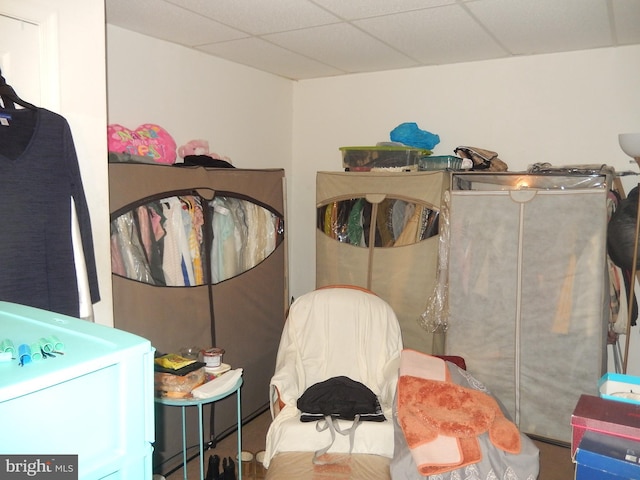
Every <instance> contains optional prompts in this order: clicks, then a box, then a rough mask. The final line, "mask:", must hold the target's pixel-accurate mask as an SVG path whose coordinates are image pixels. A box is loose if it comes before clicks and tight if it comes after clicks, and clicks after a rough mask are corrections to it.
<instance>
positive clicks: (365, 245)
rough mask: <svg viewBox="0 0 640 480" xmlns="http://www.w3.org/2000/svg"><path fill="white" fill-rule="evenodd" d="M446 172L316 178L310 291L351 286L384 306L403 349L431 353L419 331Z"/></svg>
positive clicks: (432, 280)
mask: <svg viewBox="0 0 640 480" xmlns="http://www.w3.org/2000/svg"><path fill="white" fill-rule="evenodd" d="M448 182H449V173H448V172H444V171H439V172H385V171H378V172H318V173H317V176H316V215H317V222H316V287H323V286H326V285H340V284H347V285H356V286H359V287H364V288H367V289H369V290H371V291H373V292H375V293H376V294H377V295H379V296H380V297H381V298H382V299H384V300H385V301H386V302H387V303H389V305H391V307H392V308H393V310H394V312H395V313H396V315H397V317H398V321H399V323H400V328H401V330H402V337H403V341H404V345H405V347H407V348H412V349H415V350H418V351H421V352H425V353H432V344H433V334H432V333H430V332H429V331H427V330H426V329H425V328H423V327H421V326H420V324H419V322H418V318H419V317H420V315H421V314H422V312H424V310H425V308H426V306H427V303H428V299H429V297H430V296H431V295H432V294H433V291H434V287H435V284H436V270H437V265H438V248H439V245H438V244H439V242H438V240H439V236H438V231H439V230H438V222H439V216H440V215H439V214H440V207H441V204H442V198H443V195H444V192H445V191H446V190H447V188H448Z"/></svg>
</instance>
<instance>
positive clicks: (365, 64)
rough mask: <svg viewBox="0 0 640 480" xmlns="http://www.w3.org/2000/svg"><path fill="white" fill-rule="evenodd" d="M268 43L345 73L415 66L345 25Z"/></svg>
mask: <svg viewBox="0 0 640 480" xmlns="http://www.w3.org/2000/svg"><path fill="white" fill-rule="evenodd" d="M264 38H265V39H266V40H268V41H270V42H273V43H275V44H277V45H280V46H282V47H284V48H287V49H288V50H292V51H295V52H298V53H300V54H302V55H304V56H306V57H310V58H315V59H316V60H318V61H320V62H322V63H326V64H328V65H332V66H334V67H336V68H338V69H340V70H343V71H345V72H349V73H356V72H370V71H374V70H388V69H395V68H405V67H412V66H416V65H418V62H416V61H415V60H414V59H411V58H409V57H407V56H406V55H404V54H402V53H400V52H398V51H397V50H394V49H393V48H391V47H389V46H388V45H385V44H384V43H383V42H381V41H380V40H377V39H375V38H373V37H371V36H370V35H367V34H366V33H363V32H362V31H360V30H359V29H357V28H355V27H353V26H352V25H349V24H347V23H341V24H336V25H325V26H322V27H314V28H307V29H305V30H296V31H292V32H284V33H277V34H273V35H265V36H264Z"/></svg>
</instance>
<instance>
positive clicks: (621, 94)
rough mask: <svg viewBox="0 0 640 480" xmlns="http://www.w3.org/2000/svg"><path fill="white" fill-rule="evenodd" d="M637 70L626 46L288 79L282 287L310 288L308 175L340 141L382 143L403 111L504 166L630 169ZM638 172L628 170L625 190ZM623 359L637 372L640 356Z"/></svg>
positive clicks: (328, 164)
mask: <svg viewBox="0 0 640 480" xmlns="http://www.w3.org/2000/svg"><path fill="white" fill-rule="evenodd" d="M639 79H640V47H638V46H633V47H623V48H611V49H599V50H590V51H580V52H571V53H562V54H554V55H540V56H533V57H518V58H511V59H506V60H494V61H484V62H475V63H463V64H456V65H445V66H435V67H426V68H417V69H410V70H401V71H391V72H380V73H372V74H361V75H350V76H343V77H335V78H326V79H317V80H306V81H301V82H299V83H297V84H296V88H295V102H294V135H293V155H294V166H293V172H292V173H291V174H290V175H289V176H290V178H291V179H292V180H291V181H290V182H291V183H292V198H293V200H292V201H291V202H290V203H291V209H290V212H289V226H290V229H289V233H290V238H291V239H292V240H291V248H290V252H291V262H290V263H291V282H290V283H291V294H292V295H294V296H298V295H300V294H302V293H304V292H306V291H308V290H311V289H313V288H314V282H315V258H314V248H313V245H314V242H315V237H314V235H315V231H314V226H315V216H314V212H315V174H316V172H317V171H318V170H340V169H341V168H342V163H341V156H340V152H339V151H338V148H339V147H340V146H346V145H373V144H375V143H376V142H378V141H388V140H389V132H390V131H391V130H392V129H393V128H394V127H395V126H397V125H398V124H399V123H402V122H408V121H413V122H417V123H418V125H419V126H420V127H421V128H423V129H426V130H429V131H431V132H433V133H437V134H439V135H440V139H441V143H440V144H439V145H438V146H437V147H436V148H435V150H434V154H439V155H448V154H452V153H453V149H454V148H455V147H456V146H459V145H471V146H476V147H483V148H487V149H490V150H494V151H497V152H498V153H499V155H500V158H501V159H503V160H504V161H505V162H507V164H508V165H509V167H510V170H512V171H517V170H523V169H526V168H527V166H528V165H529V164H531V163H535V162H551V163H552V164H554V165H566V164H577V163H587V164H603V163H606V164H609V165H613V166H614V167H615V168H616V169H617V170H620V171H622V170H633V171H634V172H637V171H638V167H637V166H636V165H635V162H634V163H633V164H632V165H630V164H629V161H630V160H631V159H630V158H629V157H627V156H625V154H624V153H623V152H622V151H621V150H620V148H619V146H618V141H617V135H618V133H621V132H628V131H640V89H639V88H638V81H639ZM637 181H638V179H637V178H636V177H627V178H626V179H625V189H626V191H629V189H630V188H631V186H633V185H634V184H635V182H637ZM550 228H552V226H550ZM637 337H638V328H634V329H633V330H632V338H634V339H635V340H636V342H638V340H639V339H638V338H637ZM631 348H632V349H634V343H633V341H632V343H631ZM638 349H639V347H636V348H635V349H634V351H633V352H632V354H634V357H635V358H640V351H639V352H636V351H635V350H638ZM629 368H630V369H629V373H632V372H633V370H635V371H636V372H638V373H640V361H638V360H637V359H634V360H631V361H630V367H629Z"/></svg>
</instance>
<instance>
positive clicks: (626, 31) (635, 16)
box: [612, 0, 640, 45]
mask: <svg viewBox="0 0 640 480" xmlns="http://www.w3.org/2000/svg"><path fill="white" fill-rule="evenodd" d="M612 5H613V18H614V21H615V25H616V36H617V39H618V45H631V44H635V43H640V2H639V1H638V0H613V2H612Z"/></svg>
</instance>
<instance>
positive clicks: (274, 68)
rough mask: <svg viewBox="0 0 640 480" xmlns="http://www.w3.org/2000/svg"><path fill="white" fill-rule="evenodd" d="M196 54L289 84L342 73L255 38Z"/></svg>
mask: <svg viewBox="0 0 640 480" xmlns="http://www.w3.org/2000/svg"><path fill="white" fill-rule="evenodd" d="M198 50H201V51H204V52H206V53H210V54H212V55H215V56H217V57H220V58H225V59H227V60H230V61H232V62H236V63H240V64H243V65H248V66H251V67H254V68H257V69H259V70H263V71H265V72H270V73H273V74H275V75H280V76H282V77H286V78H290V79H293V80H302V79H307V78H317V77H329V76H334V75H340V74H343V73H345V72H344V71H341V70H339V69H337V68H334V67H332V66H329V65H325V64H322V63H320V62H317V61H315V60H312V59H310V58H306V57H304V56H302V55H298V54H297V53H294V52H291V51H288V50H286V49H283V48H280V47H278V46H277V45H273V44H271V43H269V42H266V41H264V40H261V39H259V38H255V37H252V38H245V39H241V40H233V41H230V42H223V43H214V44H212V45H204V46H202V47H199V48H198Z"/></svg>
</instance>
